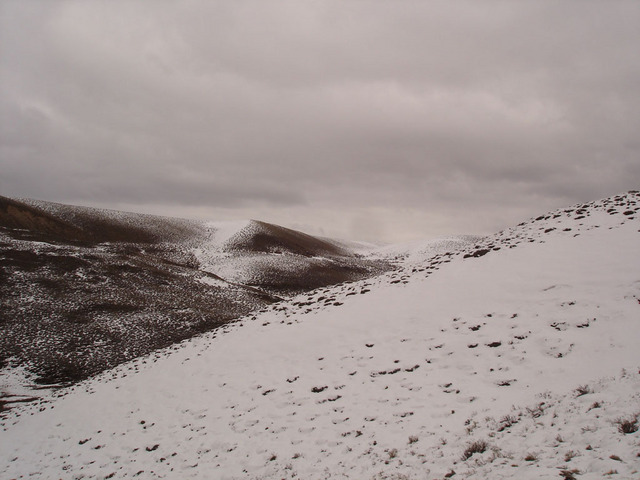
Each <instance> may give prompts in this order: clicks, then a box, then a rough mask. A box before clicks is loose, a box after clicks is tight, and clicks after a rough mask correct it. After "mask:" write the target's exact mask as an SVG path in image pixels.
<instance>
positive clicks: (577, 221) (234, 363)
mask: <svg viewBox="0 0 640 480" xmlns="http://www.w3.org/2000/svg"><path fill="white" fill-rule="evenodd" d="M616 198H617V200H615V201H616V202H617V203H618V204H620V205H621V206H624V207H625V208H633V207H635V206H636V197H635V196H633V195H632V194H629V195H628V196H623V197H616ZM612 202H614V200H610V201H607V202H604V203H603V202H600V203H593V204H590V205H589V206H588V207H586V206H585V207H584V208H582V207H576V208H574V209H571V211H570V213H566V212H562V211H559V212H556V213H554V214H549V215H547V216H544V217H540V218H539V219H536V220H535V221H531V222H528V223H525V224H522V225H520V226H518V227H515V228H513V229H510V230H506V231H504V232H500V233H499V234H497V235H495V236H493V237H488V238H486V239H483V240H482V241H480V240H478V242H477V244H475V245H473V246H472V245H467V246H466V248H465V249H464V250H463V251H461V252H460V251H458V252H455V253H444V252H442V253H440V254H437V255H435V256H434V257H431V258H425V257H423V256H415V255H414V256H413V257H412V256H411V255H408V256H406V257H403V258H404V259H405V263H404V266H403V268H401V269H400V270H399V271H397V272H393V273H389V274H386V275H382V276H380V277H378V278H376V279H372V280H367V281H362V282H356V283H351V284H344V285H340V286H336V287H332V288H324V289H320V290H317V291H313V292H310V293H307V294H303V295H300V296H298V297H295V298H293V299H290V300H288V301H284V302H280V303H277V304H275V305H273V306H271V307H269V308H268V309H266V310H264V311H261V312H258V313H256V314H254V315H251V316H249V317H246V318H244V319H242V320H241V321H239V322H237V323H236V324H234V325H229V326H226V327H224V328H223V329H220V330H218V331H215V332H211V333H208V334H205V335H203V336H201V337H198V338H195V339H192V340H190V341H187V342H184V343H182V344H180V345H178V346H174V347H171V348H169V349H166V350H164V351H160V352H156V353H155V354H153V355H151V356H148V357H146V358H141V359H138V360H136V361H133V362H130V363H128V364H125V365H122V366H120V367H118V368H116V369H114V370H112V371H109V372H106V373H105V374H103V375H100V376H99V377H96V378H94V379H91V380H89V381H87V382H84V383H82V384H80V385H78V386H76V387H72V388H70V389H68V390H64V391H62V392H60V395H59V396H58V397H57V398H52V399H50V400H48V401H42V402H40V403H37V404H31V405H26V406H24V407H22V408H16V409H15V410H13V411H12V412H9V414H8V416H7V418H6V419H5V420H4V423H3V429H4V430H3V431H2V434H1V435H2V437H0V438H1V439H2V449H0V477H1V478H8V479H12V478H180V479H181V478H190V479H196V478H200V479H211V478H215V479H245V478H246V479H261V478H264V479H272V478H273V479H282V478H286V479H294V478H295V479H327V478H352V479H398V480H399V479H442V478H445V477H446V478H476V479H488V478H490V479H506V478H518V479H540V478H579V479H601V478H609V476H610V478H621V479H634V478H636V479H637V478H640V458H639V455H640V434H639V432H635V433H629V434H625V433H622V432H621V431H620V430H619V426H620V424H621V422H622V421H624V420H629V421H630V422H631V423H632V422H633V420H634V419H637V418H638V415H639V414H640V374H639V371H638V368H639V367H640V356H639V355H638V347H637V346H638V340H639V339H640V322H638V319H639V318H640V270H639V269H638V265H640V263H639V262H640V241H639V232H640V230H639V229H640V221H638V220H637V214H638V208H635V209H634V210H627V212H632V213H626V214H624V215H623V214H622V210H623V208H620V210H621V211H620V212H619V213H618V212H616V214H612V213H611V212H608V211H607V208H610V206H611V203H612ZM625 202H626V203H625ZM583 210H584V212H585V213H584V214H582V213H581V212H582V211H583ZM633 212H635V213H633ZM234 228H235V227H234ZM232 230H233V228H231V229H230V230H229V231H232ZM224 235H227V233H224V234H221V235H220V238H223V237H224ZM473 442H479V443H477V444H476V445H482V444H484V445H485V449H484V450H485V451H484V452H478V453H474V454H471V450H469V448H470V446H471V445H472V444H473ZM483 442H484V443H483ZM465 451H466V452H467V454H466V455H465ZM464 457H468V458H464Z"/></svg>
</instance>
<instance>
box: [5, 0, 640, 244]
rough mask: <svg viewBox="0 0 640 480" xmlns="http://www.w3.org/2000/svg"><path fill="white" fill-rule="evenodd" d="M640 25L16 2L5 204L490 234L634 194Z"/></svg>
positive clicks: (343, 10)
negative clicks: (28, 201)
mask: <svg viewBox="0 0 640 480" xmlns="http://www.w3.org/2000/svg"><path fill="white" fill-rule="evenodd" d="M639 25H640V4H638V3H637V2H624V1H620V2H607V3H606V4H605V3H602V2H583V1H581V2H571V1H567V2H561V3H560V2H544V1H542V2H540V1H531V2H422V1H421V2H412V1H404V2H400V3H398V2H377V1H373V0H372V1H354V2H337V1H336V2H331V1H328V2H300V1H273V2H257V1H242V0H239V1H212V2H209V1H207V2H205V1H195V0H194V1H185V2H169V1H159V2H146V1H133V0H127V1H121V2H112V1H111V2H107V1H104V2H100V1H96V2H76V1H69V2H67V1H37V0H32V1H29V2H20V1H17V0H13V1H12V0H4V1H2V2H1V3H0V83H1V84H2V89H0V168H1V170H2V173H1V174H0V194H3V195H10V196H31V197H37V198H44V199H51V200H56V201H63V202H64V201H69V202H75V203H91V204H99V205H102V206H106V207H109V206H118V205H127V206H129V207H131V208H134V209H135V208H136V205H139V206H140V208H145V209H151V210H154V211H156V212H157V210H159V209H160V210H161V209H162V208H170V209H171V212H173V213H175V214H181V215H185V216H189V215H192V214H194V215H195V214H197V215H198V216H210V217H212V218H216V216H219V215H223V216H227V217H228V216H233V215H238V216H252V217H255V216H258V215H264V216H266V217H269V218H275V219H277V220H279V221H281V222H284V223H288V224H291V225H294V224H295V225H302V224H304V225H308V227H309V228H310V229H312V230H313V229H319V228H320V226H321V225H323V222H324V224H325V227H326V222H327V221H328V222H329V223H331V224H333V225H335V228H334V229H333V230H330V231H329V232H327V233H330V234H335V235H352V236H358V235H359V234H361V235H364V236H367V235H369V234H373V233H372V232H376V233H379V234H381V235H382V236H384V237H385V238H387V239H392V240H393V239H402V238H408V237H411V236H420V235H434V234H442V233H448V232H470V233H472V232H490V231H492V230H494V229H496V228H500V227H503V226H506V225H508V224H510V223H513V222H515V221H519V220H521V219H522V218H523V217H527V216H530V215H535V214H538V213H539V212H540V211H544V210H546V209H548V208H552V207H559V206H563V205H565V204H567V203H575V202H581V201H586V200H591V199H594V198H596V197H599V196H605V195H609V194H613V193H617V192H619V191H623V190H626V189H630V188H636V187H638V185H639V184H640V172H639V171H638V164H639V163H640V161H639V160H638V159H639V153H640V144H639V142H638V141H637V132H638V131H640V114H639V113H638V112H640V91H639V90H640V87H639V85H640V56H638V55H637V53H636V50H637V45H639V44H640V28H638V27H639ZM154 205H155V206H156V207H154ZM331 212H332V213H331ZM332 216H333V217H335V219H333V220H332ZM338 217H339V218H338ZM314 219H317V220H314ZM369 224H371V225H370V226H369V227H366V228H365V227H364V226H365V225H369ZM373 224H376V225H377V226H375V225H373ZM327 228H329V229H331V228H333V227H332V226H331V225H329V226H328V227H327Z"/></svg>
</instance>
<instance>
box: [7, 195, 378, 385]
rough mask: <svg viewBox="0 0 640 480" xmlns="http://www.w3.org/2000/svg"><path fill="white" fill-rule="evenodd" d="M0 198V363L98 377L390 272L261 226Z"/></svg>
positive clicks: (51, 375)
mask: <svg viewBox="0 0 640 480" xmlns="http://www.w3.org/2000/svg"><path fill="white" fill-rule="evenodd" d="M222 225H223V224H222V223H219V224H215V223H206V222H200V221H193V220H185V219H178V218H169V217H160V216H153V215H143V214H136V213H127V212H118V211H113V210H104V209H96V208H88V207H79V206H71V205H63V204H59V203H52V202H44V201H38V200H30V199H21V200H18V199H10V198H6V197H0V296H1V297H2V299H3V308H2V309H1V310H0V365H1V366H14V367H15V366H21V365H22V366H25V367H26V368H27V371H28V372H30V373H31V374H33V375H35V377H34V378H35V380H36V381H37V382H40V383H43V384H60V383H67V382H73V381H77V380H80V379H84V378H87V377H88V376H90V375H93V374H95V373H98V372H100V371H103V370H105V369H107V368H110V367H113V366H115V365H117V364H119V363H122V362H124V361H127V360H130V359H132V358H136V357H137V356H140V355H143V354H146V353H148V352H150V351H153V350H155V349H157V348H161V347H166V346H167V345H171V344H173V343H175V342H179V341H181V340H183V339H186V338H190V337H191V336H193V335H196V334H199V333H201V332H204V331H208V330H211V329H213V328H216V327H219V326H221V325H223V324H225V323H228V322H231V321H233V320H235V319H237V318H239V317H241V316H243V315H246V314H247V313H249V312H252V311H256V310H259V309H261V308H263V307H265V306H267V305H269V304H271V303H273V302H276V301H279V300H280V299H281V298H283V297H286V296H289V295H292V294H294V293H299V292H302V291H306V290H310V289H314V288H318V287H323V286H328V285H334V284H337V283H341V282H345V281H354V280H358V279H362V278H367V277H370V276H372V275H376V274H378V273H380V272H382V271H386V270H389V269H390V268H391V265H390V264H389V263H388V262H385V261H382V260H380V259H378V260H368V259H364V258H362V257H360V256H357V255H355V254H353V253H352V252H349V251H348V250H346V249H343V248H338V247H336V246H335V245H333V244H331V243H330V242H327V241H324V240H320V239H317V238H315V237H312V236H310V235H306V234H304V233H301V232H296V231H294V230H290V229H287V228H283V227H279V226H277V225H271V224H267V223H264V222H258V221H247V222H240V223H239V224H238V225H240V228H236V227H231V228H230V227H229V225H226V230H225V233H224V235H226V236H224V238H222V237H221V236H220V233H221V231H220V230H221V229H220V226H222Z"/></svg>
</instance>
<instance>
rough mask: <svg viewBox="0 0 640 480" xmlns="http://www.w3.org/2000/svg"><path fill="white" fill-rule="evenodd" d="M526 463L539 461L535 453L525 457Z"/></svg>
mask: <svg viewBox="0 0 640 480" xmlns="http://www.w3.org/2000/svg"><path fill="white" fill-rule="evenodd" d="M524 459H525V461H526V462H535V461H536V460H538V457H536V456H535V455H534V454H533V453H528V454H527V456H526V457H524Z"/></svg>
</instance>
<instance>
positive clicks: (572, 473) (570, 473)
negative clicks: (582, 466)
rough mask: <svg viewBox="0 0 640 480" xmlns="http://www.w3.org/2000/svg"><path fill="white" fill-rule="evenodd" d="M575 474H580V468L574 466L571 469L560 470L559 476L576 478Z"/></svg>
mask: <svg viewBox="0 0 640 480" xmlns="http://www.w3.org/2000/svg"><path fill="white" fill-rule="evenodd" d="M576 475H580V470H578V469H577V468H574V469H573V470H560V476H561V477H562V478H564V480H578V479H577V478H576Z"/></svg>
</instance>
